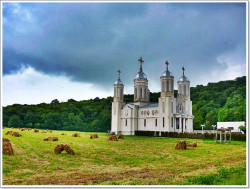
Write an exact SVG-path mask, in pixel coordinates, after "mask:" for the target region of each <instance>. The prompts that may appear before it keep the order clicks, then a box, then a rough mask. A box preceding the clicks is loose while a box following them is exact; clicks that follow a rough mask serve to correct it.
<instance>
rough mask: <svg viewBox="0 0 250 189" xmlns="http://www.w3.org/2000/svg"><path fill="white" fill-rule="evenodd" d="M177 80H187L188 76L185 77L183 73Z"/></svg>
mask: <svg viewBox="0 0 250 189" xmlns="http://www.w3.org/2000/svg"><path fill="white" fill-rule="evenodd" d="M179 81H189V79H188V77H186V76H185V75H183V76H181V77H180V79H179Z"/></svg>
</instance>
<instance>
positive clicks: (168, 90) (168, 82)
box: [167, 81, 169, 91]
mask: <svg viewBox="0 0 250 189" xmlns="http://www.w3.org/2000/svg"><path fill="white" fill-rule="evenodd" d="M167 91H169V81H167Z"/></svg>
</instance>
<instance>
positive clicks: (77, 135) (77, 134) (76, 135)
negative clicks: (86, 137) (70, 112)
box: [72, 133, 80, 137]
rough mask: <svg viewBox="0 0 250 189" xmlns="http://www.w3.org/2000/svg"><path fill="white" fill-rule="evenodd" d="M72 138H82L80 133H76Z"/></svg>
mask: <svg viewBox="0 0 250 189" xmlns="http://www.w3.org/2000/svg"><path fill="white" fill-rule="evenodd" d="M72 137H80V134H79V133H74V134H73V135H72Z"/></svg>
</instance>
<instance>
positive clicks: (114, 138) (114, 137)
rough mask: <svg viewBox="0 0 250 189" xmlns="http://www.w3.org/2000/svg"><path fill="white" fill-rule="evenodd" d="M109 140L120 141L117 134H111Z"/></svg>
mask: <svg viewBox="0 0 250 189" xmlns="http://www.w3.org/2000/svg"><path fill="white" fill-rule="evenodd" d="M108 140H110V141H118V139H117V137H116V136H115V135H110V136H109V138H108Z"/></svg>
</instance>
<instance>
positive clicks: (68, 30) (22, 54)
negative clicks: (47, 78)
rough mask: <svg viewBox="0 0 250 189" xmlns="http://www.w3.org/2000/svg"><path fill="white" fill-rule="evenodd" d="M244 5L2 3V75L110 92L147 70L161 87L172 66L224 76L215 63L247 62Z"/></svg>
mask: <svg viewBox="0 0 250 189" xmlns="http://www.w3.org/2000/svg"><path fill="white" fill-rule="evenodd" d="M245 17H246V13H245V4H243V3H234V4H233V3H130V4H128V3H92V4H90V3H19V4H14V3H4V8H3V18H4V21H3V74H4V75H6V74H10V73H13V72H15V71H18V70H19V69H20V68H21V67H22V66H31V67H34V68H35V69H36V70H38V71H41V72H44V73H46V74H50V75H59V74H64V75H66V76H68V77H69V78H71V79H72V80H75V81H84V82H90V83H95V84H100V85H102V86H105V85H107V86H111V87H112V84H113V82H114V81H115V79H116V78H117V76H116V70H117V69H121V70H122V78H123V81H124V83H125V84H131V83H132V80H133V76H134V75H135V74H136V72H137V70H138V67H139V65H138V63H137V59H138V58H139V57H140V56H143V58H144V60H145V63H144V70H145V72H146V73H147V75H148V76H149V78H151V79H153V80H159V77H160V75H161V73H162V72H163V71H164V69H165V65H164V62H165V60H166V59H168V60H170V62H171V65H170V68H171V71H172V72H173V73H174V74H177V75H176V76H177V77H178V76H180V74H181V71H180V68H181V67H182V66H186V67H187V74H188V75H189V76H190V77H191V78H192V77H193V79H195V78H196V79H197V78H199V77H202V76H201V74H200V73H204V72H206V73H208V72H210V71H213V70H214V69H222V70H223V69H225V65H221V64H218V62H217V58H218V56H220V55H223V54H225V53H229V52H232V51H234V50H236V49H238V48H240V49H242V53H241V54H240V56H241V57H243V59H244V57H245V48H246V47H245V41H246V37H245V36H246V33H245V31H246V26H245V23H246V20H245Z"/></svg>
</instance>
